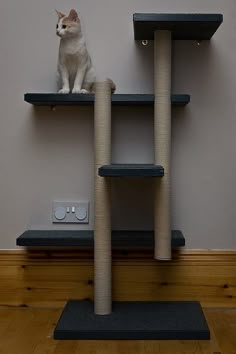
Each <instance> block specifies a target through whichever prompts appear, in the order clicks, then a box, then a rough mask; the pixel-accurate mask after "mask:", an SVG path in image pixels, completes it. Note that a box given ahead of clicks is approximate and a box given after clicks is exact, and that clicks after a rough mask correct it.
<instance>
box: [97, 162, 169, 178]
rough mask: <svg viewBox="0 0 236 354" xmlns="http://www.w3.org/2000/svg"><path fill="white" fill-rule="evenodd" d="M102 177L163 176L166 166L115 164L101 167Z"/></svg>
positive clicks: (100, 174) (99, 171) (99, 172)
mask: <svg viewBox="0 0 236 354" xmlns="http://www.w3.org/2000/svg"><path fill="white" fill-rule="evenodd" d="M98 174H99V176H101V177H163V176H164V168H163V167H162V166H158V165H151V164H113V165H104V166H102V167H100V168H99V170H98Z"/></svg>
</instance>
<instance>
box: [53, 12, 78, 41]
mask: <svg viewBox="0 0 236 354" xmlns="http://www.w3.org/2000/svg"><path fill="white" fill-rule="evenodd" d="M56 12H57V15H58V22H57V29H56V33H57V35H58V36H59V37H61V38H69V37H73V36H77V35H79V34H80V32H81V25H80V19H79V17H78V14H77V12H76V11H75V10H74V9H72V10H70V13H69V15H68V16H67V15H64V14H63V13H61V12H59V11H57V10H56Z"/></svg>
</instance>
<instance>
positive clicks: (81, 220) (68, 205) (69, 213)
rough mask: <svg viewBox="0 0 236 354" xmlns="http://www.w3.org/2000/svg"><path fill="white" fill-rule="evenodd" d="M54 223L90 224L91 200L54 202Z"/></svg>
mask: <svg viewBox="0 0 236 354" xmlns="http://www.w3.org/2000/svg"><path fill="white" fill-rule="evenodd" d="M52 222H53V223H66V224H67V223H73V224H88V222H89V202H57V201H54V202H53V203H52Z"/></svg>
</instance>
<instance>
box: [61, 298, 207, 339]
mask: <svg viewBox="0 0 236 354" xmlns="http://www.w3.org/2000/svg"><path fill="white" fill-rule="evenodd" d="M54 339H136V340H139V339H210V331H209V328H208V325H207V322H206V320H205V317H204V314H203V311H202V308H201V305H200V304H199V303H198V302H195V301H194V302H192V301H174V302H144V301H140V302H133V301H129V302H114V303H113V312H112V313H111V314H110V315H105V316H99V315H95V314H94V306H93V302H92V301H89V300H83V301H77V300H71V301H69V302H68V303H67V305H66V306H65V308H64V310H63V313H62V315H61V317H60V319H59V322H58V323H57V326H56V328H55V331H54Z"/></svg>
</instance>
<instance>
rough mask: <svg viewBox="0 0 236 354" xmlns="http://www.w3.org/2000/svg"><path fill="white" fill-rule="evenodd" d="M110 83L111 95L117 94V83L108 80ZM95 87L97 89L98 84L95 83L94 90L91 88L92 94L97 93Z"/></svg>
mask: <svg viewBox="0 0 236 354" xmlns="http://www.w3.org/2000/svg"><path fill="white" fill-rule="evenodd" d="M106 80H107V81H108V82H109V84H110V87H111V93H114V92H115V90H116V85H115V83H114V81H112V80H111V79H109V78H108V79H106ZM95 87H96V82H94V83H93V85H92V88H91V92H92V93H95Z"/></svg>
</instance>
